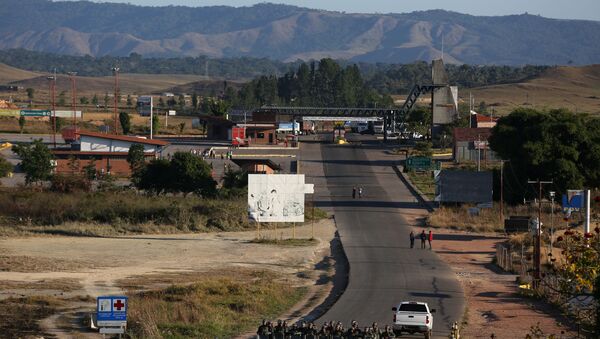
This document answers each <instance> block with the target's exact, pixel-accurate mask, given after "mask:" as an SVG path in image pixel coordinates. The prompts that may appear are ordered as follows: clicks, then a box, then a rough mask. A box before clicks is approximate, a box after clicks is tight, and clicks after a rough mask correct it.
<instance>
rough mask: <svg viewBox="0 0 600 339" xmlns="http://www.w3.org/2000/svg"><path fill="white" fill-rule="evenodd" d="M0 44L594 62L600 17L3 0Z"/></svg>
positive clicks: (175, 52) (182, 53) (397, 59)
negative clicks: (554, 17) (570, 17)
mask: <svg viewBox="0 0 600 339" xmlns="http://www.w3.org/2000/svg"><path fill="white" fill-rule="evenodd" d="M2 3H3V4H2V6H0V49H14V48H24V49H28V50H35V51H43V52H53V53H60V54H68V55H91V56H104V55H113V56H126V55H129V54H131V53H137V54H140V55H142V56H145V57H188V56H198V55H206V56H209V57H215V58H220V57H240V56H249V57H260V58H262V57H266V58H270V59H275V60H282V61H295V60H297V59H302V60H309V59H320V58H323V57H332V58H335V59H346V60H352V61H366V62H385V63H407V62H412V61H415V60H425V61H429V60H432V59H436V58H440V57H441V56H442V55H443V56H444V61H445V62H447V63H459V64H462V63H467V64H504V65H523V64H551V65H554V64H578V65H579V64H593V63H600V22H597V21H583V20H558V19H548V18H544V17H540V16H534V15H529V14H523V15H511V16H500V17H481V16H472V15H466V14H460V13H455V12H449V11H442V10H432V11H421V12H413V13H404V14H394V13H390V14H356V13H342V12H332V11H323V10H314V9H307V8H300V7H295V6H288V5H277V4H269V3H263V4H258V5H254V6H252V7H238V8H235V7H228V6H212V7H183V6H166V7H144V6H134V5H129V4H115V3H93V2H88V1H74V2H73V1H49V0H3V1H2Z"/></svg>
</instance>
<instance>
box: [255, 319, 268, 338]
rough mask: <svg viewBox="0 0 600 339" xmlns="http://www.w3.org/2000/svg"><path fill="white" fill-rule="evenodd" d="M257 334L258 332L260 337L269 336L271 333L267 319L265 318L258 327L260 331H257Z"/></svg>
mask: <svg viewBox="0 0 600 339" xmlns="http://www.w3.org/2000/svg"><path fill="white" fill-rule="evenodd" d="M256 334H258V337H259V338H260V339H266V338H268V336H269V334H271V332H270V331H269V326H268V325H267V321H266V320H264V319H263V321H262V323H261V325H260V326H259V327H258V331H256Z"/></svg>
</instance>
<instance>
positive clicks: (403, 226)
mask: <svg viewBox="0 0 600 339" xmlns="http://www.w3.org/2000/svg"><path fill="white" fill-rule="evenodd" d="M302 147H303V148H305V151H304V152H303V153H304V154H305V155H304V156H305V161H308V162H310V161H311V159H313V160H312V161H314V159H315V158H316V156H315V153H318V152H319V151H320V152H321V156H322V157H323V172H324V177H321V178H320V177H319V176H316V177H315V178H312V179H315V180H317V181H325V182H326V185H315V187H316V192H315V193H316V196H317V197H316V198H315V201H317V202H318V206H321V207H323V208H327V209H330V210H331V211H332V212H333V213H334V214H335V219H336V222H337V226H338V230H339V234H340V237H341V240H342V244H343V247H344V250H345V253H346V256H347V258H348V262H349V265H350V273H349V274H350V275H349V281H348V286H347V288H346V290H345V292H344V293H343V295H342V296H341V297H340V298H339V300H338V301H337V302H336V303H335V305H334V306H333V307H332V308H331V309H330V310H329V311H328V312H327V313H326V314H325V315H323V316H322V317H321V319H320V320H323V321H325V320H336V321H337V320H339V321H342V322H344V324H346V325H348V324H349V323H350V321H351V320H353V319H356V320H357V321H359V323H360V324H363V325H367V324H370V323H371V322H373V321H377V322H378V323H379V324H380V325H381V324H391V321H392V316H393V312H392V311H391V308H392V307H393V306H395V305H396V304H397V303H398V302H400V301H403V300H418V301H425V302H428V303H429V305H430V307H432V308H435V309H436V310H437V313H436V314H435V315H434V333H433V334H434V337H439V338H442V337H444V338H447V336H448V334H449V328H450V326H451V324H452V323H453V322H454V321H456V320H459V319H460V318H461V316H462V314H463V312H464V296H463V293H462V288H461V286H460V284H459V282H458V281H457V279H456V278H455V275H454V273H453V272H452V271H451V270H450V268H449V267H448V266H447V265H446V264H444V263H443V262H442V261H441V260H440V259H439V258H438V257H437V256H436V254H435V253H434V252H432V251H429V250H421V249H419V248H415V249H412V250H411V249H410V248H409V246H408V234H409V233H410V229H409V226H408V225H407V223H406V221H405V219H404V217H403V214H404V213H406V212H408V211H409V210H410V209H413V210H414V209H415V208H420V206H419V205H418V204H417V203H416V200H415V198H414V196H412V195H411V194H410V192H409V191H408V189H407V188H406V186H405V185H404V184H403V183H402V182H401V181H400V179H399V178H398V177H397V175H396V174H395V172H394V171H393V168H392V164H393V159H394V158H393V157H389V156H388V157H386V156H385V154H384V153H383V152H382V151H381V150H379V149H372V148H371V149H370V148H369V147H368V146H366V147H352V146H339V145H332V144H321V145H318V144H312V145H311V144H306V143H304V144H303V146H302ZM319 147H320V150H319V149H318V148H319ZM322 178H323V179H324V180H323V179H322ZM309 180H310V179H309ZM353 185H362V186H363V187H364V188H365V194H366V196H365V197H364V198H363V199H360V200H359V199H356V200H353V199H352V197H351V190H352V186H353ZM327 196H329V197H327ZM433 244H434V246H435V240H434V242H433ZM417 247H419V243H418V242H417ZM416 337H422V336H416Z"/></svg>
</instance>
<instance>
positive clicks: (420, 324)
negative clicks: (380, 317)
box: [392, 301, 435, 339]
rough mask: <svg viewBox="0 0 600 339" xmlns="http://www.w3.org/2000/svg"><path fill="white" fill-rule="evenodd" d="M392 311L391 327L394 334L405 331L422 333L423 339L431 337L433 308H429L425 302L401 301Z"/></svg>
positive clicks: (400, 333)
mask: <svg viewBox="0 0 600 339" xmlns="http://www.w3.org/2000/svg"><path fill="white" fill-rule="evenodd" d="M392 311H394V312H395V313H394V324H393V329H394V333H396V335H398V336H400V335H402V332H405V333H410V334H414V333H423V334H424V335H425V339H429V338H431V329H432V328H433V316H432V315H431V314H432V313H435V309H433V310H430V309H429V306H428V305H427V303H424V302H417V301H403V302H401V303H400V305H398V307H394V308H392Z"/></svg>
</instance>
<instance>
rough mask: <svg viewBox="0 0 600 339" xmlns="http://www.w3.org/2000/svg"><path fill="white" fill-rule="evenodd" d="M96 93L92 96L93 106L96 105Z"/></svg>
mask: <svg viewBox="0 0 600 339" xmlns="http://www.w3.org/2000/svg"><path fill="white" fill-rule="evenodd" d="M98 103H99V101H98V95H97V94H96V93H94V96H93V97H92V105H94V106H98Z"/></svg>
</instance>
